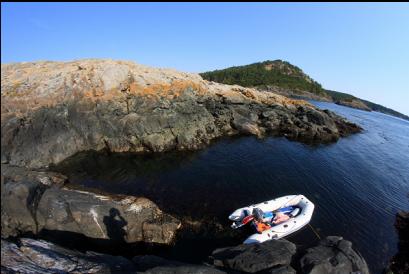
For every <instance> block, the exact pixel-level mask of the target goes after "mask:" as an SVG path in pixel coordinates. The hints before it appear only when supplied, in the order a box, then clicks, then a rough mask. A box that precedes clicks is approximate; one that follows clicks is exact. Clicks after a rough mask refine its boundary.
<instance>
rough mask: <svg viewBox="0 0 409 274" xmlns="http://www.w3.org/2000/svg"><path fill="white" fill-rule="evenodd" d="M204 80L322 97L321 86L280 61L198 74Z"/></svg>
mask: <svg viewBox="0 0 409 274" xmlns="http://www.w3.org/2000/svg"><path fill="white" fill-rule="evenodd" d="M200 75H201V76H202V77H203V78H204V79H206V80H209V81H214V82H219V83H224V84H229V85H234V84H236V85H240V86H243V87H263V86H268V85H274V86H278V87H281V88H286V89H291V90H293V91H294V92H297V91H299V90H302V91H308V92H311V93H314V94H318V95H324V93H325V91H324V89H323V88H322V87H321V85H320V84H319V83H317V82H315V81H314V80H312V79H311V78H310V77H308V76H307V75H306V74H305V73H304V72H303V71H302V70H301V69H300V68H298V67H296V66H294V65H291V64H290V63H288V62H284V61H281V60H275V61H265V62H262V63H254V64H250V65H246V66H238V67H230V68H226V69H222V70H215V71H209V72H204V73H201V74H200Z"/></svg>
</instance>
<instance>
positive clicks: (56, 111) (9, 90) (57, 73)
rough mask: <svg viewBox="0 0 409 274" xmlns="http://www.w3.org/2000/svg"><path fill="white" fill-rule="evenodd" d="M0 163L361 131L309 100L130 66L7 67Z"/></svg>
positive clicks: (35, 164) (42, 163)
mask: <svg viewBox="0 0 409 274" xmlns="http://www.w3.org/2000/svg"><path fill="white" fill-rule="evenodd" d="M1 100H2V104H1V147H2V150H1V160H2V163H10V164H13V165H17V166H25V167H29V168H39V167H46V166H48V165H50V164H56V163H59V162H60V161H62V160H64V159H65V158H67V157H69V156H71V155H73V154H75V153H77V152H79V151H85V150H101V149H108V150H109V151H115V152H124V151H130V152H143V151H147V152H160V151H167V150H175V149H176V150H184V149H197V148H200V147H202V146H204V145H206V144H208V143H209V142H210V141H211V140H212V139H215V138H217V137H220V136H224V135H232V134H252V135H257V136H262V135H264V134H276V135H281V136H283V135H284V136H287V137H288V138H291V139H296V140H300V141H305V142H329V141H335V140H337V139H338V138H339V137H341V136H346V135H348V134H350V133H354V132H358V131H360V127H359V126H357V125H355V124H352V123H350V122H348V121H346V120H345V119H343V118H341V117H339V116H337V115H335V114H334V113H330V112H328V111H327V112H323V111H321V110H319V109H317V108H316V107H314V106H312V105H310V104H309V103H307V102H305V101H300V100H293V99H288V98H286V97H284V96H280V95H276V94H274V93H268V92H259V91H257V90H255V89H250V88H243V87H240V86H230V85H223V84H217V83H213V82H208V81H205V80H203V79H202V78H201V77H200V76H199V75H197V74H188V73H181V72H177V71H174V70H170V69H156V68H150V67H146V66H142V65H138V64H135V63H132V62H124V61H112V60H80V61H73V62H66V63H60V62H37V63H18V64H5V65H2V69H1Z"/></svg>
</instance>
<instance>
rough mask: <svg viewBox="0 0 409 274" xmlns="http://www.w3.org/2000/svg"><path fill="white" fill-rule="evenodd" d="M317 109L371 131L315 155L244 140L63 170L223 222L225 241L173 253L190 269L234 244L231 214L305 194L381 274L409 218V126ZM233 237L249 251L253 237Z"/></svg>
mask: <svg viewBox="0 0 409 274" xmlns="http://www.w3.org/2000/svg"><path fill="white" fill-rule="evenodd" d="M314 104H316V105H318V106H319V107H320V108H327V109H330V110H333V111H335V112H337V113H339V114H341V115H343V116H345V117H347V118H348V119H350V120H351V121H353V122H356V123H358V124H359V125H361V126H362V127H363V128H364V132H363V133H360V134H356V135H353V136H350V137H347V138H343V139H341V140H339V141H338V142H337V143H335V144H330V145H320V146H314V147H312V146H308V145H304V144H301V143H298V142H291V141H288V140H286V139H285V138H265V139H262V140H259V139H256V138H254V137H241V138H233V139H223V140H219V141H217V142H215V143H214V144H213V145H211V146H210V147H208V148H207V149H204V150H201V151H198V152H193V153H166V154H161V155H156V156H152V155H151V156H135V155H133V156H132V155H124V154H114V155H103V154H96V153H83V154H80V155H77V156H76V157H74V158H72V159H69V160H67V161H66V162H65V163H63V164H62V165H61V166H60V167H58V168H59V169H60V170H63V171H64V172H65V173H67V174H68V175H69V177H70V180H71V181H72V184H74V185H78V186H82V187H91V188H99V189H101V190H103V191H107V192H113V193H122V194H129V195H136V196H138V195H142V196H146V197H148V198H151V199H152V200H153V201H155V202H156V203H157V204H158V205H159V206H160V207H161V208H162V209H163V210H164V211H167V212H169V213H172V214H175V215H178V216H189V217H190V218H192V219H193V220H213V221H214V222H215V223H219V224H220V225H219V227H218V229H217V231H218V232H214V234H215V235H213V236H214V239H215V240H213V241H212V240H209V239H210V238H211V236H212V235H210V237H209V235H207V237H208V238H207V239H206V237H203V235H201V236H200V237H199V236H198V237H197V238H198V239H197V241H198V242H194V241H193V238H195V236H194V233H193V236H192V235H191V237H190V239H189V240H185V241H183V240H181V241H180V243H179V244H178V245H177V246H176V247H175V248H174V249H173V250H172V253H173V255H174V257H176V258H179V259H185V260H188V261H189V260H190V261H194V259H193V260H192V258H196V260H201V259H202V258H203V257H205V256H206V255H208V254H209V252H210V250H212V249H214V248H215V247H219V246H223V245H225V244H226V241H223V236H220V235H223V231H225V232H229V231H230V227H229V223H228V221H227V216H228V214H229V213H231V211H233V210H234V209H236V208H238V207H242V206H245V205H248V204H251V203H255V202H261V201H264V200H267V199H272V198H274V197H279V196H282V195H288V194H298V193H301V194H304V195H306V196H307V197H308V198H309V199H310V200H312V201H313V202H314V203H315V205H316V209H315V213H314V215H313V218H312V221H311V224H312V226H313V227H314V228H315V229H316V230H317V231H318V233H319V235H320V236H321V237H324V236H328V235H342V236H344V238H346V239H348V240H351V241H352V242H353V244H354V246H355V248H356V249H357V250H358V251H359V252H361V254H363V256H364V257H365V258H366V260H367V262H368V264H369V266H370V268H371V270H372V271H373V273H380V272H381V270H382V269H383V267H384V266H385V265H386V263H387V261H388V259H389V258H390V257H391V256H392V255H393V254H394V253H395V251H396V244H397V236H396V233H395V231H394V227H393V223H394V216H395V214H396V212H397V211H398V210H399V209H404V210H409V199H408V193H409V122H408V121H404V120H401V119H398V118H394V117H391V116H387V115H384V114H380V113H376V112H371V113H369V112H364V111H360V110H355V109H351V108H347V107H343V106H338V105H334V104H330V103H321V102H314ZM209 233H210V234H211V233H212V232H209ZM216 234H217V235H218V236H217V237H216ZM199 238H200V239H202V241H200V239H199ZM226 238H229V236H226ZM203 239H204V240H203ZM229 239H230V240H229V243H230V244H239V243H240V242H241V241H242V240H244V237H243V235H239V236H237V235H236V236H235V237H230V238H229ZM288 239H289V240H291V241H293V242H294V243H296V244H297V245H300V246H307V245H309V244H311V243H312V242H314V241H316V236H315V234H313V233H312V231H311V229H310V228H308V227H305V228H304V229H303V230H301V231H300V232H298V233H296V234H295V235H292V236H290V238H288Z"/></svg>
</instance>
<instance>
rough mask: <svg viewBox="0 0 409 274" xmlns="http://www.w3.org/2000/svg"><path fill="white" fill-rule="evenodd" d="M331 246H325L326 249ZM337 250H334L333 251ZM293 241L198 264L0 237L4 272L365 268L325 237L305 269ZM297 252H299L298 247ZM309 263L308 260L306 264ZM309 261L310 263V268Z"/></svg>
mask: <svg viewBox="0 0 409 274" xmlns="http://www.w3.org/2000/svg"><path fill="white" fill-rule="evenodd" d="M328 248H329V249H328ZM335 249H336V250H335ZM295 252H296V247H295V245H294V244H292V243H290V242H288V241H286V240H273V241H267V242H264V243H261V244H251V245H239V246H236V247H226V248H221V249H216V250H215V251H213V253H212V255H211V256H210V261H209V262H207V263H202V264H189V263H185V262H179V261H173V260H169V259H164V258H161V257H158V256H154V255H142V256H135V257H133V258H132V260H130V259H127V258H124V257H121V256H112V255H106V254H101V253H96V252H92V251H86V252H79V251H73V250H70V249H67V248H63V247H61V246H59V245H56V244H53V243H51V242H48V241H44V240H34V239H30V238H21V239H19V240H18V241H17V242H11V241H8V240H3V239H2V241H1V270H2V273H16V272H17V273H23V274H24V273H67V272H69V273H72V272H74V273H150V274H153V273H155V274H159V273H161V274H168V273H169V274H171V273H172V274H174V273H202V274H210V273H212V274H213V273H215V274H219V273H237V274H239V273H264V274H266V273H270V274H295V273H301V274H307V273H314V274H318V273H326V274H331V273H337V274H344V273H355V274H358V273H359V274H367V273H369V271H368V268H367V267H366V263H365V261H364V260H363V258H361V257H360V256H359V255H358V253H356V252H355V251H353V250H352V249H351V246H350V242H348V241H345V240H342V238H341V237H334V236H333V237H328V238H327V239H326V240H323V241H321V243H319V245H318V246H316V247H314V248H311V249H308V253H307V254H306V255H305V256H304V257H303V258H302V259H301V265H302V267H303V269H300V270H299V271H297V272H296V271H295V270H294V268H293V267H292V265H293V264H295V265H298V263H297V260H298V259H294V257H293V255H294V253H295ZM297 252H298V251H297ZM305 263H307V265H308V266H307V265H306V264H305ZM311 266H313V267H312V268H311Z"/></svg>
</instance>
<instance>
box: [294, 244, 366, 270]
mask: <svg viewBox="0 0 409 274" xmlns="http://www.w3.org/2000/svg"><path fill="white" fill-rule="evenodd" d="M301 268H302V271H303V273H309V274H342V273H355V274H358V273H359V274H369V269H368V266H367V264H366V262H365V259H364V258H363V257H362V256H361V254H359V253H358V252H357V251H354V250H353V249H352V243H351V242H349V241H346V240H344V239H343V238H342V237H339V236H328V237H327V238H326V239H324V240H321V241H320V242H319V244H318V245H317V246H315V247H312V248H309V249H307V253H306V254H305V255H304V256H303V257H302V258H301Z"/></svg>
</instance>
